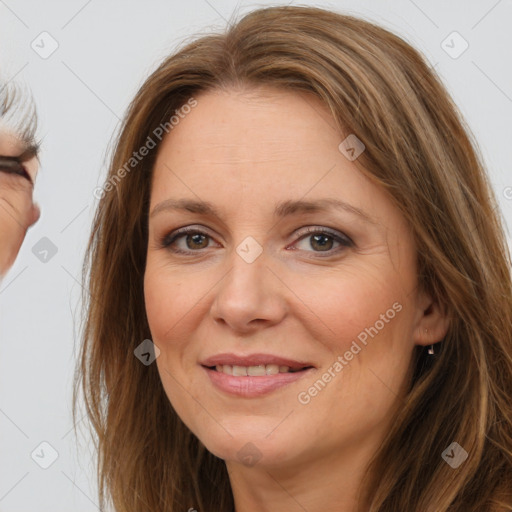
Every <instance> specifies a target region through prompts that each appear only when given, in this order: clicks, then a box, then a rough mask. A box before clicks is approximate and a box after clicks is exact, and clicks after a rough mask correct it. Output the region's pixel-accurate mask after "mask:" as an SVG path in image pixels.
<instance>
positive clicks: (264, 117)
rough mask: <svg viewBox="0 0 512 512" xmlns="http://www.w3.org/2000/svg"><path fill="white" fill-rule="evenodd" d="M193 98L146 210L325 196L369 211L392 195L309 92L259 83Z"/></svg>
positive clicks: (377, 211)
mask: <svg viewBox="0 0 512 512" xmlns="http://www.w3.org/2000/svg"><path fill="white" fill-rule="evenodd" d="M195 98H196V100H197V106H195V107H194V108H193V109H191V110H190V111H189V113H188V114H186V115H184V116H183V117H182V118H181V119H180V121H179V123H178V124H177V125H175V126H174V127H173V129H172V130H171V131H170V133H169V134H168V135H167V136H166V137H165V138H164V139H163V141H162V143H161V146H160V148H159V151H158V156H157V160H156V162H155V166H154V169H153V180H152V187H151V204H150V210H152V209H153V208H154V207H155V205H156V204H159V203H161V202H162V201H166V200H169V199H172V200H176V199H182V198H186V199H191V200H202V201H207V202H210V203H213V204H214V205H217V206H219V208H218V209H219V210H222V211H228V210H229V211H230V212H231V210H232V211H233V213H234V214H235V213H237V214H238V215H241V214H242V213H244V215H245V213H246V212H249V213H247V215H249V214H250V213H256V211H257V210H262V211H263V210H264V211H268V212H274V209H275V206H276V205H277V204H279V203H283V202H284V201H289V200H298V199H306V200H313V201H314V200H316V199H320V198H321V199H323V198H326V197H330V198H333V199H340V200H343V201H346V202H349V203H350V204H351V205H352V206H354V207H355V208H360V209H362V210H364V211H366V212H367V213H368V214H369V216H371V217H379V216H380V215H382V214H383V212H384V213H386V214H388V213H389V211H388V210H389V208H390V204H389V199H388V198H387V197H386V196H385V195H384V192H383V191H381V190H379V189H378V188H377V187H376V185H375V184H374V183H372V182H370V180H369V179H368V178H367V177H366V176H365V175H364V174H363V173H362V172H361V171H360V169H359V168H358V166H357V165H356V163H355V162H354V161H350V160H349V159H348V158H347V157H346V156H345V155H344V154H342V152H341V151H340V149H339V145H340V143H341V141H342V140H343V138H344V136H343V135H340V133H339V131H338V130H337V129H336V128H335V120H334V118H333V117H332V115H331V114H330V112H329V111H328V109H327V107H326V106H325V105H323V104H322V102H321V101H320V100H319V99H318V98H316V97H315V96H313V95H312V94H309V93H298V92H290V91H281V90H272V89H263V90H258V91H249V92H246V91H245V92H240V91H231V92H229V91H212V92H206V93H202V94H200V95H197V96H195ZM242 206H243V208H241V207H242ZM390 220H391V219H390Z"/></svg>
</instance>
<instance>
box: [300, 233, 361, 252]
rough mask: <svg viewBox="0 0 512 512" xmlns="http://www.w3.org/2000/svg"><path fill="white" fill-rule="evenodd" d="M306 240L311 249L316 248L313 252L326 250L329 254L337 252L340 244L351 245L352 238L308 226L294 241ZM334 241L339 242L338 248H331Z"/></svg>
mask: <svg viewBox="0 0 512 512" xmlns="http://www.w3.org/2000/svg"><path fill="white" fill-rule="evenodd" d="M306 240H309V243H308V244H307V245H308V246H309V247H311V248H313V249H316V248H318V250H314V251H313V252H328V253H329V254H332V253H333V252H338V251H339V250H340V247H339V246H340V245H341V246H342V247H351V246H352V245H353V243H352V240H351V239H350V238H348V237H347V236H346V235H342V234H341V233H340V234H338V233H334V232H331V231H329V230H325V229H318V228H315V229H312V228H308V229H307V230H306V234H305V235H303V236H301V237H300V238H299V240H298V242H296V243H297V244H298V243H300V242H303V241H304V242H305V241H306ZM335 243H337V244H339V246H338V249H335V250H331V249H332V247H333V244H335ZM306 250H307V249H306Z"/></svg>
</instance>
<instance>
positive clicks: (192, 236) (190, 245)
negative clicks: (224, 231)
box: [161, 228, 211, 254]
mask: <svg viewBox="0 0 512 512" xmlns="http://www.w3.org/2000/svg"><path fill="white" fill-rule="evenodd" d="M182 238H183V239H184V240H185V247H174V246H175V245H177V244H176V242H178V241H179V240H180V239H182ZM210 238H211V237H210V236H209V235H208V234H207V233H204V232H202V231H199V230H197V229H191V228H183V229H180V230H178V231H175V232H174V233H171V234H169V235H167V236H166V237H164V239H163V240H162V242H161V246H162V248H168V249H169V250H171V251H172V252H176V253H185V254H186V253H191V252H194V251H199V250H200V249H205V248H207V247H208V243H209V240H210Z"/></svg>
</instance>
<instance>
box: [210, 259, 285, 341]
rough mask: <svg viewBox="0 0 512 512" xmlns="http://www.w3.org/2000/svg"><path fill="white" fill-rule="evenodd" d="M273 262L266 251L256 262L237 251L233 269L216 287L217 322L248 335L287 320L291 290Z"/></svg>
mask: <svg viewBox="0 0 512 512" xmlns="http://www.w3.org/2000/svg"><path fill="white" fill-rule="evenodd" d="M270 263H271V262H270V261H269V258H268V257H267V256H266V254H265V251H263V253H262V254H260V256H259V257H258V258H257V259H256V260H255V261H253V262H252V263H249V262H248V261H246V260H244V259H243V257H241V256H240V255H239V254H238V253H237V252H236V251H233V255H232V260H231V268H230V270H229V271H228V272H227V274H226V275H225V276H224V278H222V279H221V281H220V282H219V283H218V285H217V286H216V287H215V288H214V290H215V292H216V295H215V298H214V301H213V303H212V306H211V315H212V317H213V319H214V321H215V322H217V323H219V324H223V325H225V326H228V327H230V328H231V329H232V330H233V331H236V332H237V333H239V334H244V333H250V332H253V331H255V330H257V329H261V328H264V327H269V326H272V325H275V324H278V323H279V322H281V321H282V320H283V318H284V317H285V316H286V314H287V299H286V296H287V293H286V290H287V288H286V286H285V285H284V283H283V282H282V281H281V279H280V278H279V277H277V274H276V271H275V270H273V269H272V268H271V264H270Z"/></svg>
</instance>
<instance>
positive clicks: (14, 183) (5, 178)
mask: <svg viewBox="0 0 512 512" xmlns="http://www.w3.org/2000/svg"><path fill="white" fill-rule="evenodd" d="M24 149H25V146H24V143H23V141H22V140H20V139H19V138H18V137H16V136H15V135H14V134H12V133H11V132H8V131H6V130H5V129H1V130H0V155H2V156H18V155H20V154H21V153H23V151H24ZM24 166H25V168H26V170H27V172H28V174H29V175H30V177H31V178H32V183H34V182H35V179H36V175H37V172H38V169H39V162H38V160H37V157H36V156H34V157H32V158H31V159H30V160H28V161H26V162H25V163H24ZM32 183H30V182H29V181H28V180H27V179H26V178H24V177H23V176H18V175H15V174H8V173H6V172H0V241H1V244H0V279H1V278H3V277H4V275H5V274H6V273H7V271H8V270H9V269H10V268H11V266H12V265H13V263H14V261H15V259H16V256H17V255H18V252H19V250H20V248H21V244H22V243H23V240H24V239H25V235H26V233H27V230H28V228H29V227H30V226H32V225H33V224H35V223H36V222H37V221H38V219H39V217H40V215H41V211H40V208H39V206H38V205H37V204H35V203H34V202H33V189H34V187H33V184H32Z"/></svg>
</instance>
